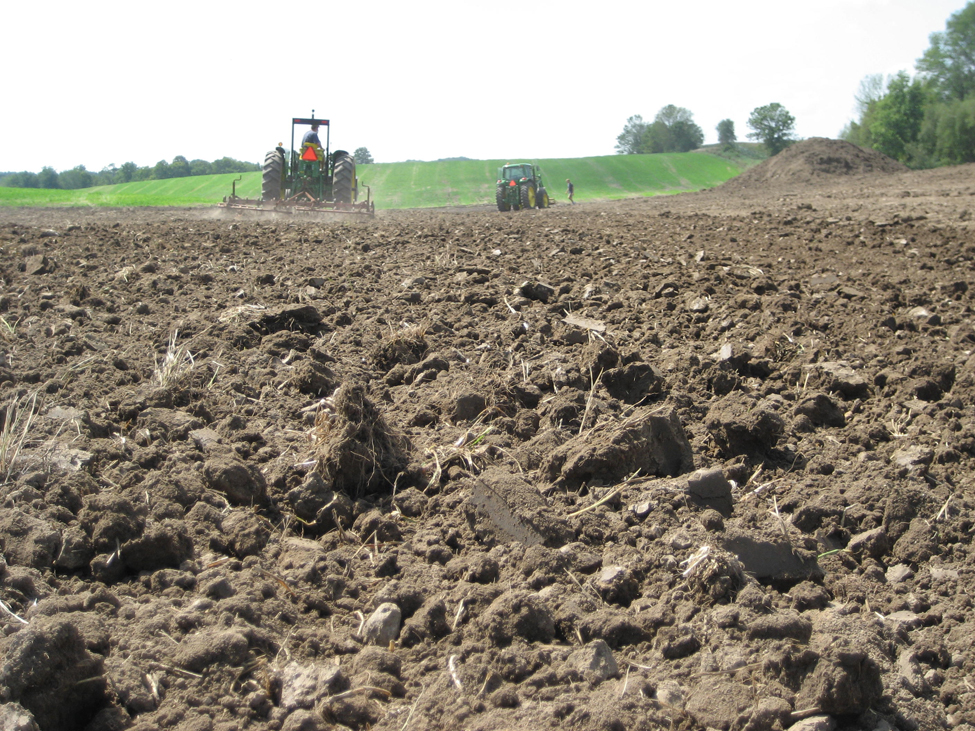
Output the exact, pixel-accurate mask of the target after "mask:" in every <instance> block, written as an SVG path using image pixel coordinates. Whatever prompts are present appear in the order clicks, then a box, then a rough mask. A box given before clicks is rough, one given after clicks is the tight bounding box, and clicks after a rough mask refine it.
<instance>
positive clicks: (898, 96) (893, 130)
mask: <svg viewBox="0 0 975 731" xmlns="http://www.w3.org/2000/svg"><path fill="white" fill-rule="evenodd" d="M925 104H926V92H925V88H924V85H923V84H922V82H921V81H920V80H919V79H913V80H912V79H911V77H910V76H908V74H907V72H905V71H901V72H900V73H898V74H896V75H895V76H893V77H892V78H891V79H890V81H889V82H888V84H887V93H886V94H885V95H884V96H883V97H882V98H880V99H878V100H877V101H875V102H873V103H871V104H870V106H869V108H868V110H867V113H866V114H865V115H864V117H863V120H862V122H861V127H862V128H863V134H862V137H863V139H864V141H865V142H866V143H867V144H868V145H869V146H870V147H872V148H873V149H875V150H877V151H879V152H882V153H884V154H885V155H887V156H889V157H892V158H894V159H895V160H900V161H901V162H904V163H907V162H910V161H911V158H912V155H916V154H917V151H916V150H914V146H915V143H916V142H917V141H918V137H919V135H920V133H921V124H922V122H923V121H924V110H925Z"/></svg>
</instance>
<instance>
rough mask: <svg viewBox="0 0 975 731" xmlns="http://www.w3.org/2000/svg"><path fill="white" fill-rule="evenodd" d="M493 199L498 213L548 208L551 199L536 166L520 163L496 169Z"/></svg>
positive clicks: (539, 169) (540, 172)
mask: <svg viewBox="0 0 975 731" xmlns="http://www.w3.org/2000/svg"><path fill="white" fill-rule="evenodd" d="M495 199H496V200H497V203H498V210H499V211H511V210H515V211H517V210H518V209H519V208H520V209H525V208H548V207H549V205H550V204H551V199H550V198H549V197H548V191H546V190H545V186H544V184H543V183H542V171H541V168H539V167H538V165H533V164H531V163H528V162H520V163H517V164H513V165H505V166H504V167H503V168H499V169H498V183H497V186H496V188H495Z"/></svg>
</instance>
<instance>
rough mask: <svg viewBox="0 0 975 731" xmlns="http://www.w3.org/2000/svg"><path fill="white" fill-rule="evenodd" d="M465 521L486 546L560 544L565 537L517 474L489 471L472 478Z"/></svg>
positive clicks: (540, 499) (562, 527)
mask: <svg viewBox="0 0 975 731" xmlns="http://www.w3.org/2000/svg"><path fill="white" fill-rule="evenodd" d="M467 516H468V521H469V522H470V524H471V526H472V528H473V529H474V531H475V532H476V533H477V535H478V537H479V538H480V540H482V541H484V542H486V543H498V542H503V543H506V542H509V541H518V542H519V543H523V544H525V545H526V546H530V545H534V544H538V543H546V544H549V545H561V544H562V543H564V542H565V540H566V538H567V534H568V530H567V526H566V525H565V523H564V521H562V520H560V519H558V518H557V517H556V516H554V515H553V514H552V511H551V509H550V508H549V506H548V504H547V503H546V502H545V498H543V497H542V495H541V493H539V492H538V490H537V489H536V488H534V487H532V486H531V485H529V484H528V483H527V482H525V481H524V480H523V479H521V478H520V477H518V476H517V475H512V474H509V473H507V472H504V471H502V470H498V469H493V470H488V471H486V472H484V473H483V474H481V475H479V476H478V477H476V478H474V479H473V485H472V487H471V497H470V504H469V507H468V510H467Z"/></svg>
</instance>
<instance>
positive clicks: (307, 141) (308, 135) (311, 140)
mask: <svg viewBox="0 0 975 731" xmlns="http://www.w3.org/2000/svg"><path fill="white" fill-rule="evenodd" d="M309 147H313V148H315V157H316V158H317V159H318V165H319V167H321V166H322V165H324V164H325V151H324V150H323V149H322V141H321V140H320V139H319V138H318V125H317V124H313V125H312V126H311V129H310V130H308V131H307V132H305V136H304V137H302V138H301V150H302V153H304V151H305V150H306V149H307V148H309Z"/></svg>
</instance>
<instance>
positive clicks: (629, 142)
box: [616, 114, 648, 155]
mask: <svg viewBox="0 0 975 731" xmlns="http://www.w3.org/2000/svg"><path fill="white" fill-rule="evenodd" d="M647 127H648V125H647V123H646V122H644V121H643V117H642V116H640V115H639V114H634V115H633V116H632V117H630V118H629V119H627V120H626V124H625V125H624V126H623V131H622V132H621V133H620V135H619V137H617V138H616V152H617V154H619V155H639V154H640V153H642V152H645V150H644V149H643V142H644V140H643V138H644V137H645V136H646V133H647Z"/></svg>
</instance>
